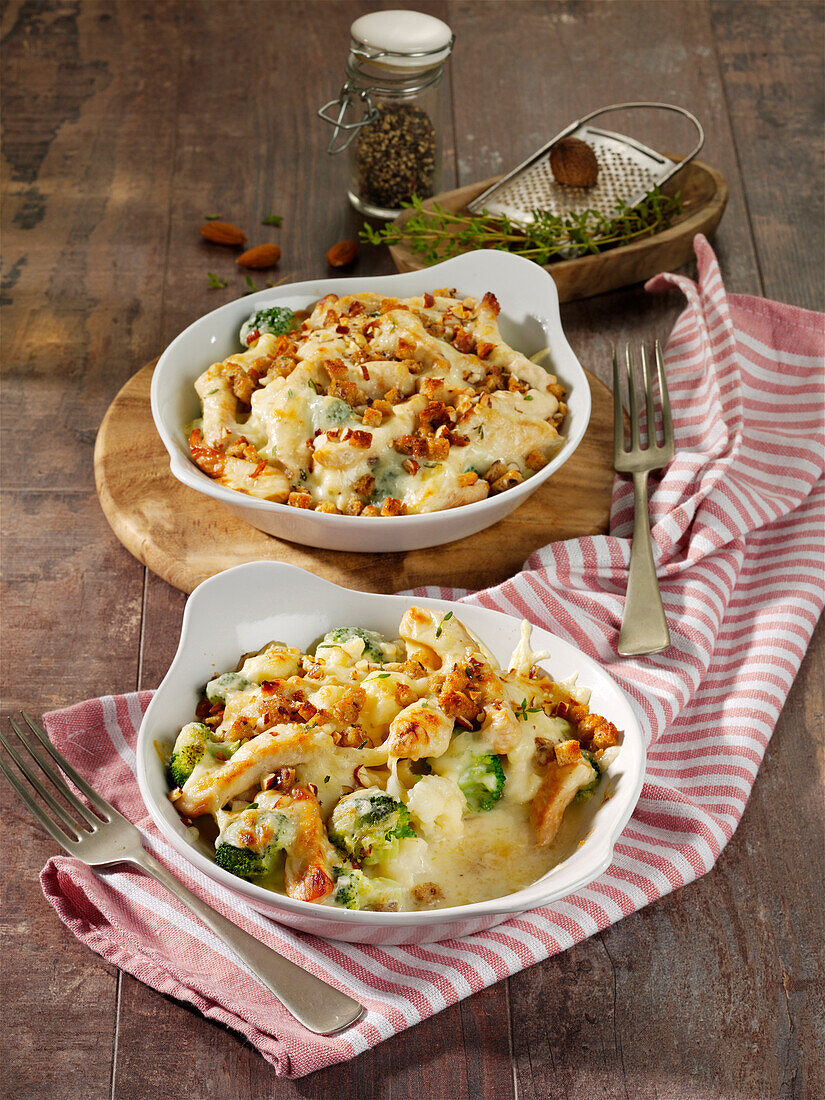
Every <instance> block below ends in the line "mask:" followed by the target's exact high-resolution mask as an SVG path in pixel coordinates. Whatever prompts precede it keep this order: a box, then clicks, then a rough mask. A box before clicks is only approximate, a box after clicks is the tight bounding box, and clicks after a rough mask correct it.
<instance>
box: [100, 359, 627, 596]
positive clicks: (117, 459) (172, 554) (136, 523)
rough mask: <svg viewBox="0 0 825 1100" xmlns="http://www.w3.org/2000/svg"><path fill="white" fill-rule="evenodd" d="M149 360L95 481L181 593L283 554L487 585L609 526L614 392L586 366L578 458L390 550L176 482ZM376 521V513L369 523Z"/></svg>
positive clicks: (132, 546)
mask: <svg viewBox="0 0 825 1100" xmlns="http://www.w3.org/2000/svg"><path fill="white" fill-rule="evenodd" d="M153 369H154V363H148V364H147V365H146V366H145V367H143V369H142V370H140V371H138V373H137V374H135V375H134V376H133V377H132V378H131V379H130V380H129V381H128V382H127V383H126V385H125V386H124V387H123V389H122V390H121V391H120V393H119V394H118V395H117V397H116V398H115V400H114V401H113V402H112V404H111V405H110V407H109V409H108V411H107V413H106V416H105V417H104V419H103V423H102V424H101V426H100V431H99V432H98V434H97V442H96V443H95V456H94V463H95V481H96V484H97V491H98V496H99V497H100V503H101V506H102V508H103V511H104V513H105V514H106V518H107V519H108V521H109V523H110V525H111V527H112V530H113V531H114V532H115V534H116V535H117V537H118V538H119V539H120V541H121V542H122V543H123V545H124V546H125V547H126V549H127V550H129V551H130V552H131V553H132V554H134V556H135V557H136V558H137V559H138V561H141V562H142V563H143V564H144V565H147V566H148V567H149V568H150V569H151V570H152V571H153V572H154V573H157V574H158V575H159V576H160V577H162V578H163V579H164V580H165V581H168V582H169V584H171V585H174V586H175V588H180V589H181V590H182V591H184V592H191V591H192V589H193V588H194V587H195V586H196V585H198V584H200V582H201V581H203V580H206V578H207V577H211V576H213V575H214V574H215V573H220V572H221V571H222V570H224V569H228V568H229V567H230V566H232V565H240V564H241V563H242V562H248V561H260V560H269V561H284V562H289V563H290V564H292V565H299V566H301V567H302V568H303V569H307V570H309V571H310V572H311V573H314V574H315V575H316V576H319V577H325V578H326V579H327V580H331V581H334V582H335V583H336V584H342V585H345V586H346V587H348V588H356V589H360V590H362V591H373V592H398V591H400V590H401V589H404V588H414V587H415V586H416V585H420V584H443V585H449V586H455V587H459V588H472V589H475V588H484V587H487V586H488V585H491V584H497V583H499V582H501V581H504V580H506V579H507V578H508V577H511V576H512V575H513V574H514V573H516V572H517V571H518V570H519V569H520V567H521V566H522V564H523V563H524V561H525V560H526V558H527V557H529V555H530V554H531V553H532V552H533V551H534V550H536V549H537V548H538V547H540V546H543V545H544V544H545V543H546V542H550V541H551V540H555V539H567V538H574V537H576V536H578V535H584V534H595V533H598V532H604V531H606V530H607V524H608V518H609V513H610V497H611V490H612V484H613V465H612V449H613V411H612V410H613V399H612V396H611V394H610V391H609V390H608V389H607V387H606V386H605V385H604V384H603V383H602V382H600V381H599V380H598V379H597V378H594V376H593V375H592V374H590V373H589V372H588V380H589V382H590V389H591V393H592V395H593V413H592V416H591V419H590V426H589V428H588V431H587V435H586V436H585V438H584V439H583V440H582V442H581V443H580V445H579V447H578V449H577V450H576V452H575V454H574V455H573V456H572V457H571V458H570V460H569V461H568V462H566V463H565V464H564V466H562V468H561V469H560V470H559V471H558V472H557V473H556V474H554V475H553V477H552V478H551V479H550V480H549V481H548V482H547V483H545V484H544V485H543V486H542V487H541V488H540V489H538V490H537V491H536V492H535V493H534V494H533V496H531V497H530V498H529V500H527V501H525V503H524V504H522V505H521V507H520V508H517V509H516V511H515V512H513V513H512V514H511V515H510V516H508V517H506V518H505V519H503V520H501V522H499V523H497V524H495V526H493V527H489V528H487V530H486V531H481V532H479V533H478V534H477V535H473V536H472V537H470V538H466V539H461V540H459V541H458V542H452V543H448V544H447V545H446V546H436V547H433V548H431V549H426V550H412V551H409V552H408V553H398V554H355V553H339V552H336V551H334V550H317V549H314V548H311V547H304V546H298V545H296V544H295V543H291V542H286V541H284V540H282V539H277V538H273V537H272V536H271V535H265V534H264V533H263V532H262V531H258V530H256V529H255V528H254V527H250V526H249V525H248V524H246V523H244V522H243V521H242V520H239V519H236V517H235V516H233V515H232V514H231V513H230V512H228V511H227V510H226V509H225V508H224V507H223V505H222V504H220V503H219V502H218V501H215V500H211V499H210V498H209V497H205V496H202V495H201V494H200V493H197V492H195V490H194V489H189V488H188V487H187V486H185V485H182V484H181V483H180V482H179V481H177V480H176V478H174V477H173V476H172V474H171V472H170V470H169V456H168V455H167V453H166V450H165V448H164V446H163V444H162V443H161V441H160V437H159V436H158V434H157V431H156V430H155V425H154V421H153V420H152V413H151V410H150V407H149V385H150V382H151V378H152V370H153ZM375 522H376V523H380V522H381V520H380V519H376V520H375Z"/></svg>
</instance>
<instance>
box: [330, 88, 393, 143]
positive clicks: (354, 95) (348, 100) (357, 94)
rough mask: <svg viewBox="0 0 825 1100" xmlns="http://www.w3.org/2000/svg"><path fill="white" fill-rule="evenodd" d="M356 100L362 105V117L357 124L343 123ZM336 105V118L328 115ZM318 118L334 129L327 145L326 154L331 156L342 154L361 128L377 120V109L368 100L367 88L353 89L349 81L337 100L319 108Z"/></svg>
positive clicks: (368, 91) (368, 90)
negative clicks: (340, 135) (338, 139)
mask: <svg viewBox="0 0 825 1100" xmlns="http://www.w3.org/2000/svg"><path fill="white" fill-rule="evenodd" d="M356 99H360V100H361V102H362V103H363V105H364V109H365V114H364V117H363V118H362V119H359V120H358V121H357V122H344V117H345V115H346V113H347V111H348V110H349V108H350V107H352V106H353V105H354V101H355V100H356ZM336 104H338V105H339V106H340V108H341V109H340V111H339V112H338V117H337V118H336V117H333V116H331V115H330V114H329V111H330V109H331V108H333V107H335V105H336ZM318 117H319V118H322V119H323V120H324V122H328V123H329V124H330V126H334V127H335V129H334V130H333V131H332V137H331V138H330V139H329V144H328V145H327V152H328V153H331V154H334V153H343V151H344V150H345V149H348V148H349V146H350V145H351V144H352V142H353V141H354V140H355V136H356V134H357V133H358V131H359V130H360V129H361V127H362V126H366V125H368V124H369V123H370V122H375V120H376V119H377V118H378V108H377V107H375V106H374V105H373V102H372V100H371V99H370V89H369V88H361V89H355V88H353V87H352V85H351V84H350V83H349V81H347V82H345V83H344V85H343V86H342V88H341V92H340V94H339V96H338V98H337V99H331V100H330V101H329V103H325V104H324V105H323V107H321V108H319V110H318ZM342 132H343V133H344V140H343V141H341V143H340V144H338V145H336V144H335V142H336V139H337V138H338V136H339V134H341V133H342Z"/></svg>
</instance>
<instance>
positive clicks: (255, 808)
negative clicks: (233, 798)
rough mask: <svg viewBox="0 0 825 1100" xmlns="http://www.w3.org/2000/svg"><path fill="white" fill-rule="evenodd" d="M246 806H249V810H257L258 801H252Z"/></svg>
mask: <svg viewBox="0 0 825 1100" xmlns="http://www.w3.org/2000/svg"><path fill="white" fill-rule="evenodd" d="M246 808H247V810H257V808H258V803H257V802H250V803H249V805H248V806H247V807H246Z"/></svg>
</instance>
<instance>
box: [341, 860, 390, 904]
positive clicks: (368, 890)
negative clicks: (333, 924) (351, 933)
mask: <svg viewBox="0 0 825 1100" xmlns="http://www.w3.org/2000/svg"><path fill="white" fill-rule="evenodd" d="M333 874H334V876H335V889H334V890H333V892H332V901H333V902H334V904H335V905H341V906H343V908H345V909H384V908H388V907H389V905H390V904H392V903H395V904H396V905H397V904H398V903H399V901H400V898H401V893H402V888H401V886H399V884H398V883H397V882H394V881H393V880H392V879H388V878H370V877H369V876H368V875H366V874H364V872H363V871H361V870H359V869H358V868H355V867H336V868H335V869H334V871H333Z"/></svg>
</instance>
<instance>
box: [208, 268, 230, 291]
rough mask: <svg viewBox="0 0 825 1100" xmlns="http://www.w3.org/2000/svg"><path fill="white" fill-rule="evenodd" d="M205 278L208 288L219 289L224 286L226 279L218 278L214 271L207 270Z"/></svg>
mask: <svg viewBox="0 0 825 1100" xmlns="http://www.w3.org/2000/svg"><path fill="white" fill-rule="evenodd" d="M206 278H207V279H208V280H209V289H210V290H221V289H223V287H225V286H226V279H219V278H218V276H217V275H216V274H215V273H214V271H207V273H206Z"/></svg>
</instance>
